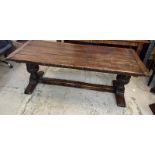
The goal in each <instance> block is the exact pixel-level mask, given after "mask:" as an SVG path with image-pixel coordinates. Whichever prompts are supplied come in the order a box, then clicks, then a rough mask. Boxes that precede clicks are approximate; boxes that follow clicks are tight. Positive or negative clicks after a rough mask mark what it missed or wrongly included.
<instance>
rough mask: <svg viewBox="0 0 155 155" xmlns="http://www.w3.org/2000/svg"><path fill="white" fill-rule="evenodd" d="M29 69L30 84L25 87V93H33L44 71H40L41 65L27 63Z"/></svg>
mask: <svg viewBox="0 0 155 155" xmlns="http://www.w3.org/2000/svg"><path fill="white" fill-rule="evenodd" d="M26 68H27V71H28V72H29V73H30V79H29V84H28V86H27V87H26V89H25V94H32V92H33V90H34V89H35V87H36V86H37V84H38V83H39V79H40V78H41V77H42V76H43V74H44V72H41V71H40V72H38V71H39V65H35V64H30V63H28V64H26Z"/></svg>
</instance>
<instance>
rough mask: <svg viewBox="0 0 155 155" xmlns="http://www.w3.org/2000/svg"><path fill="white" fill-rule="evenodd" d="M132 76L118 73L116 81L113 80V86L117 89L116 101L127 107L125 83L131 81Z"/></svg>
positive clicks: (120, 105)
mask: <svg viewBox="0 0 155 155" xmlns="http://www.w3.org/2000/svg"><path fill="white" fill-rule="evenodd" d="M130 78H131V76H127V75H117V78H116V80H115V81H113V87H114V90H115V97H116V102H117V105H118V106H119V107H126V102H125V98H124V92H125V87H124V86H125V85H126V84H128V83H129V81H130Z"/></svg>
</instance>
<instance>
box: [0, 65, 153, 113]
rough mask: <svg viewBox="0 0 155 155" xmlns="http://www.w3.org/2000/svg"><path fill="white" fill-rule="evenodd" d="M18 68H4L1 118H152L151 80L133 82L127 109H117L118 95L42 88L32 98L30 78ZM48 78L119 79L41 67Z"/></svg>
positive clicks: (0, 73) (0, 85) (0, 67)
mask: <svg viewBox="0 0 155 155" xmlns="http://www.w3.org/2000/svg"><path fill="white" fill-rule="evenodd" d="M13 65H14V68H13V69H9V68H8V67H5V66H3V65H2V64H0V114H60V115H61V114H62V115H63V114H81V115H85V114H90V115H94V114H96V115H102V114H105V115H111V114H117V115H119V114H120V115H122V114H152V112H151V111H150V109H149V106H148V105H149V104H151V103H154V102H155V95H154V94H152V93H150V92H149V90H150V88H151V86H150V87H147V84H146V83H147V81H148V78H143V77H139V78H132V79H131V82H130V84H128V85H127V86H126V93H125V98H126V102H127V108H121V107H117V106H116V100H115V96H114V94H111V93H106V92H97V91H91V90H84V89H76V88H68V87H62V86H51V85H42V84H39V85H38V86H37V88H36V90H35V91H34V93H33V94H32V95H25V94H24V93H23V92H24V89H25V87H26V85H27V83H28V78H29V75H28V73H27V72H26V68H25V65H24V64H17V63H13ZM41 69H42V70H44V71H45V76H47V77H53V78H54V77H57V78H65V79H72V80H78V81H79V80H81V81H84V82H90V83H98V84H108V85H110V84H111V81H112V80H113V79H115V75H110V74H103V73H96V72H87V71H78V70H71V69H62V68H52V67H51V68H48V67H41Z"/></svg>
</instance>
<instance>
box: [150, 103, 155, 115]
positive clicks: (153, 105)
mask: <svg viewBox="0 0 155 155" xmlns="http://www.w3.org/2000/svg"><path fill="white" fill-rule="evenodd" d="M149 107H150V109H151V111H152V113H153V114H154V115H155V103H154V104H151V105H150V106H149Z"/></svg>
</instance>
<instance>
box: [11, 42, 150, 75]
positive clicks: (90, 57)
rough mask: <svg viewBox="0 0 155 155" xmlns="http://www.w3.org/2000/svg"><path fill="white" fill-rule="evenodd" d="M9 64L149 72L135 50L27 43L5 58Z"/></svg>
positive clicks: (137, 73) (107, 71)
mask: <svg viewBox="0 0 155 155" xmlns="http://www.w3.org/2000/svg"><path fill="white" fill-rule="evenodd" d="M8 59H9V60H12V61H16V62H24V63H34V64H38V65H47V66H56V67H64V68H73V69H81V70H90V71H98V72H106V73H115V74H120V73H121V74H127V75H132V76H146V75H148V70H147V69H146V68H145V66H144V64H143V63H142V62H141V60H140V59H139V57H138V56H137V54H136V53H135V51H134V50H132V49H128V48H118V47H106V46H93V45H78V44H69V43H57V42H48V41H28V42H27V43H25V44H24V45H23V46H22V47H20V48H19V49H17V50H16V51H15V52H13V53H12V54H11V55H9V56H8Z"/></svg>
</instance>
